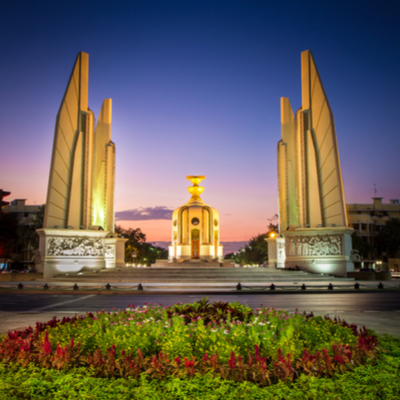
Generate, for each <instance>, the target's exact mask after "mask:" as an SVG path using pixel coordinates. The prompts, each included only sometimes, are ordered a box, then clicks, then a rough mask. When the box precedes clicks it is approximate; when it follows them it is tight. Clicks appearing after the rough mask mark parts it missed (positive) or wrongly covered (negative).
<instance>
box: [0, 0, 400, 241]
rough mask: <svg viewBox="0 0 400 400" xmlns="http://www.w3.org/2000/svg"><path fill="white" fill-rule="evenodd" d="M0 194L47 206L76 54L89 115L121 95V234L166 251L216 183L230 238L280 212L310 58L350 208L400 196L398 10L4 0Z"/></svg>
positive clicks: (329, 4)
mask: <svg viewBox="0 0 400 400" xmlns="http://www.w3.org/2000/svg"><path fill="white" fill-rule="evenodd" d="M0 37H1V40H0V48H1V57H0V73H1V80H0V82H1V84H0V85H1V86H0V139H1V140H0V189H4V190H7V191H11V195H10V196H9V197H8V198H7V200H9V199H10V200H12V199H16V198H24V199H27V204H35V203H36V204H43V203H45V201H46V193H47V184H48V176H49V167H50V159H51V151H52V144H53V136H54V126H55V119H56V115H57V112H58V108H59V106H60V103H61V100H62V97H63V94H64V91H65V88H66V85H67V82H68V79H69V76H70V73H71V71H72V67H73V65H74V62H75V59H76V56H77V54H78V52H79V51H85V52H87V53H89V107H90V108H91V109H92V110H93V111H94V113H95V116H98V114H99V111H100V107H101V103H102V101H103V99H104V98H112V100H113V125H112V137H113V141H114V142H115V144H116V151H117V153H116V154H117V156H116V157H117V158H116V189H115V210H116V217H117V224H120V225H122V226H124V227H133V228H137V227H140V228H141V229H142V231H143V232H144V233H146V234H147V239H148V240H149V241H168V240H170V235H171V234H170V231H171V219H170V216H171V210H173V209H175V208H177V207H179V206H181V205H182V204H184V203H186V202H187V201H188V200H189V198H190V195H189V193H188V192H187V189H186V188H187V187H188V186H190V182H189V181H187V180H186V176H187V175H205V176H206V180H205V181H203V182H202V185H203V186H204V187H205V190H204V193H203V195H202V198H203V200H204V201H205V202H206V203H207V204H210V205H211V206H213V207H215V208H216V209H217V210H218V211H219V212H220V216H221V240H222V241H244V240H248V239H250V238H251V237H252V236H255V235H257V234H259V233H263V232H266V230H267V226H268V224H269V220H270V219H271V218H272V217H273V216H274V215H275V214H276V213H277V211H278V195H277V165H276V164H277V157H276V145H277V142H278V141H279V140H280V97H282V96H284V97H289V99H290V101H291V104H292V107H293V110H294V111H296V110H297V109H298V108H300V106H301V80H300V53H301V52H302V51H304V50H307V49H309V50H311V52H312V53H313V55H314V59H315V62H316V64H317V67H318V70H319V73H320V76H321V79H322V82H323V84H324V87H325V91H326V94H327V96H328V99H329V102H330V105H331V108H332V111H333V114H334V117H335V123H336V132H337V138H338V145H339V154H340V159H341V166H342V175H343V183H344V190H345V197H346V202H347V203H368V202H371V197H373V196H374V184H376V187H377V195H378V196H380V197H384V200H383V201H384V202H388V201H389V199H399V198H400V174H399V165H400V161H399V160H400V157H399V154H400V151H399V150H400V124H399V110H400V40H399V38H400V2H399V1H397V0H392V1H388V0H384V1H368V0H359V1H351V0H346V1H342V0H335V1H301V2H300V1H285V2H277V1H267V0H264V1H252V0H242V1H235V0H229V1H223V0H213V1H203V0H202V1H200V0H198V1H195V0H192V1H188V0H184V1H168V0H164V1H156V0H146V1H145V0H141V1H135V0H131V1H129V2H128V1H123V2H121V1H115V0H114V1H101V0H99V1H82V0H81V1H64V2H59V1H54V0H52V1H31V0H27V1H20V0H14V1H11V0H8V1H3V2H2V4H1V6H0Z"/></svg>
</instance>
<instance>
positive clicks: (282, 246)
mask: <svg viewBox="0 0 400 400" xmlns="http://www.w3.org/2000/svg"><path fill="white" fill-rule="evenodd" d="M284 258H285V244H284V243H278V260H282V259H284Z"/></svg>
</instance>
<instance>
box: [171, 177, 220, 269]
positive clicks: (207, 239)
mask: <svg viewBox="0 0 400 400" xmlns="http://www.w3.org/2000/svg"><path fill="white" fill-rule="evenodd" d="M186 179H188V180H190V181H191V182H192V184H193V186H190V187H188V190H189V193H190V194H191V195H192V197H191V198H190V200H189V201H188V202H187V203H186V204H184V205H183V206H181V207H179V208H177V209H176V210H175V211H174V212H173V214H172V243H171V245H170V246H169V260H170V261H174V260H177V261H185V260H203V261H211V260H222V259H223V246H222V245H220V241H219V240H220V239H219V238H220V226H219V213H218V211H217V210H216V209H215V208H213V207H210V206H209V205H207V204H205V203H204V201H203V200H202V199H201V197H200V195H201V194H202V193H203V191H204V187H202V186H199V184H200V182H201V181H202V180H204V179H206V177H205V176H203V175H190V176H187V177H186Z"/></svg>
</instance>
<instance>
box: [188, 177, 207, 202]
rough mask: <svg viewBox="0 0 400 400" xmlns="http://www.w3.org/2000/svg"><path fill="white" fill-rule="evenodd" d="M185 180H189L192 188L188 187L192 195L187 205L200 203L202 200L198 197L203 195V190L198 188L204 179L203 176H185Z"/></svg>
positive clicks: (200, 187)
mask: <svg viewBox="0 0 400 400" xmlns="http://www.w3.org/2000/svg"><path fill="white" fill-rule="evenodd" d="M186 179H188V180H190V182H192V183H193V186H190V187H188V190H189V193H190V194H191V195H192V198H191V199H190V200H189V201H188V203H194V202H201V203H203V200H202V199H201V198H200V195H201V194H202V193H203V190H204V188H203V187H202V186H199V183H200V182H201V181H202V180H204V179H206V177H205V176H204V175H190V176H187V177H186Z"/></svg>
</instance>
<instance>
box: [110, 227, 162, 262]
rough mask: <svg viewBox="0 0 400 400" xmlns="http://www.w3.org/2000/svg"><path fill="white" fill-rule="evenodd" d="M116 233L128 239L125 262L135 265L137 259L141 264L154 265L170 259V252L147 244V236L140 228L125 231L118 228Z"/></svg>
mask: <svg viewBox="0 0 400 400" xmlns="http://www.w3.org/2000/svg"><path fill="white" fill-rule="evenodd" d="M115 232H117V233H118V234H119V235H121V236H122V237H124V238H126V239H128V241H127V242H126V243H125V261H129V262H130V263H133V259H135V260H136V261H137V262H139V263H141V264H154V263H155V262H156V260H163V259H164V260H165V259H167V258H168V250H166V249H164V248H162V247H158V246H154V245H153V244H151V243H146V234H145V233H143V232H142V231H141V229H140V228H136V229H133V228H129V229H124V228H122V227H121V226H116V227H115Z"/></svg>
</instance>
